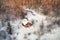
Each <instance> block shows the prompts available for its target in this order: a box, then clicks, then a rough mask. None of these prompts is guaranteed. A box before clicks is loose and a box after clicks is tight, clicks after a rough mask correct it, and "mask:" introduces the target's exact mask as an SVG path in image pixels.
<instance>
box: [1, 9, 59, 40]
mask: <svg viewBox="0 0 60 40" xmlns="http://www.w3.org/2000/svg"><path fill="white" fill-rule="evenodd" d="M26 14H27V15H25V18H24V19H20V18H17V19H15V20H14V21H11V20H10V21H8V22H4V23H2V22H1V21H0V40H60V24H59V25H58V24H57V23H55V21H56V20H55V19H56V18H55V17H48V16H44V15H42V14H39V13H37V12H35V11H34V10H32V9H26ZM59 20H60V19H59V18H57V21H59ZM27 23H29V24H27ZM53 23H54V24H53ZM59 23H60V22H59ZM30 24H31V25H30ZM26 25H28V26H26ZM10 27H11V29H10ZM7 28H8V29H7Z"/></svg>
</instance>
